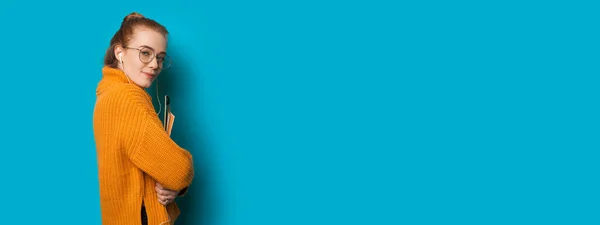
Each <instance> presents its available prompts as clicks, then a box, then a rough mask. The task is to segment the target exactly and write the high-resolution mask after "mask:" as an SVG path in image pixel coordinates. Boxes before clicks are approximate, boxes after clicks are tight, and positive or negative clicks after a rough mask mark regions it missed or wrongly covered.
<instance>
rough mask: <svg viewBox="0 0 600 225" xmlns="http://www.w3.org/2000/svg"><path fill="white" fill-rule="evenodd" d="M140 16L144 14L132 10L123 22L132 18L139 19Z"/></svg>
mask: <svg viewBox="0 0 600 225" xmlns="http://www.w3.org/2000/svg"><path fill="white" fill-rule="evenodd" d="M138 18H144V16H143V15H142V14H139V13H137V12H132V13H130V14H129V15H127V16H126V17H125V19H123V22H125V21H128V20H132V19H138Z"/></svg>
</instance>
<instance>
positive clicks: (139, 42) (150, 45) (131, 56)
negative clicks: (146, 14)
mask: <svg viewBox="0 0 600 225" xmlns="http://www.w3.org/2000/svg"><path fill="white" fill-rule="evenodd" d="M166 48H167V39H166V38H165V37H164V36H163V35H162V34H160V33H159V32H156V31H153V30H151V29H145V28H139V29H136V30H135V32H134V34H133V38H132V39H131V40H130V42H129V44H128V45H127V46H122V47H117V48H115V55H116V56H117V60H120V58H119V57H122V64H121V63H119V68H120V69H121V70H123V71H124V72H125V74H126V75H127V76H128V77H129V79H130V80H131V81H132V82H133V83H135V84H137V85H138V86H140V87H143V88H149V87H150V86H151V85H152V82H154V80H155V79H156V77H158V75H159V74H160V72H161V71H162V69H163V66H168V65H167V64H168V63H169V62H166V61H167V60H165V57H166V53H165V51H166ZM119 54H122V55H121V56H120V55H119ZM120 62H121V61H120ZM163 62H164V64H163Z"/></svg>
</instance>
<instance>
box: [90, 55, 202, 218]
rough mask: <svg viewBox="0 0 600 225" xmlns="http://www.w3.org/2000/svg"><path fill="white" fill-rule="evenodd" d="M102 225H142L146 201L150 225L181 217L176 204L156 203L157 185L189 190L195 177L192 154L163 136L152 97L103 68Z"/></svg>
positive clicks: (98, 137) (99, 93) (98, 115)
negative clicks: (142, 209)
mask: <svg viewBox="0 0 600 225" xmlns="http://www.w3.org/2000/svg"><path fill="white" fill-rule="evenodd" d="M93 126H94V138H95V141H96V153H97V163H98V176H99V177H98V178H99V183H100V206H101V209H102V210H101V214H102V224H103V225H138V224H141V206H142V201H143V202H144V205H145V207H146V212H147V215H148V225H159V224H161V223H162V222H165V221H168V220H169V218H170V220H171V222H170V223H164V224H174V223H175V220H176V219H177V217H178V216H179V213H180V212H179V208H178V207H177V204H176V203H175V202H173V203H171V204H169V205H167V206H164V205H162V204H160V203H159V202H158V196H157V194H156V191H155V189H154V187H155V182H159V183H160V184H162V185H163V187H165V188H168V189H171V190H187V187H188V186H189V185H190V184H191V182H192V178H193V176H194V168H193V161H192V156H191V154H190V153H189V152H188V151H187V150H185V149H183V148H181V147H180V146H178V145H177V144H176V143H175V142H173V140H171V138H170V137H169V135H168V134H167V133H166V131H165V130H164V127H163V125H162V123H161V121H160V119H159V118H158V115H157V114H156V112H155V111H154V107H153V105H152V101H151V97H150V95H148V93H147V92H146V91H145V90H144V89H143V88H141V87H139V86H137V85H135V84H134V83H133V82H131V83H129V82H128V78H127V77H126V76H125V74H124V73H123V72H122V71H121V70H119V69H114V68H110V67H106V66H105V67H103V68H102V79H101V80H100V82H99V83H98V87H97V89H96V105H95V108H94V115H93Z"/></svg>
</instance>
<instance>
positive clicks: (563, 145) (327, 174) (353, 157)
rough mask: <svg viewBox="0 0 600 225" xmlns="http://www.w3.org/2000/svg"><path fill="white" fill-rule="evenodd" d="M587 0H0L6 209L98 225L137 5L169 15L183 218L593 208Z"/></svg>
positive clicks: (592, 12)
mask: <svg viewBox="0 0 600 225" xmlns="http://www.w3.org/2000/svg"><path fill="white" fill-rule="evenodd" d="M567 2H568V3H567ZM590 2H591V1H589V2H587V1H486V3H483V2H481V1H453V2H447V1H446V2H442V1H419V3H416V1H412V2H409V1H404V2H401V1H377V0H370V1H366V0H363V1H310V0H309V1H306V0H305V1H264V0H261V1H231V0H225V1H196V2H192V1H179V2H176V1H127V2H121V1H94V2H87V3H84V2H83V1H37V2H30V1H20V2H17V1H4V2H3V3H1V4H0V25H1V35H0V40H1V41H2V42H1V43H2V46H1V48H0V49H1V51H2V53H1V54H0V60H1V62H3V63H2V70H1V72H0V74H1V76H2V80H1V81H2V88H0V94H1V96H2V103H1V104H2V107H1V108H2V110H0V116H1V117H2V118H3V119H4V120H3V123H2V131H1V135H0V140H1V142H0V144H1V145H0V148H1V149H2V153H3V155H2V157H0V171H1V173H2V176H1V182H2V184H1V185H0V193H2V195H0V207H1V209H0V215H1V219H0V220H1V221H2V222H1V223H2V224H5V223H6V224H9V223H16V224H46V223H47V224H54V223H56V224H100V208H99V193H98V182H97V167H96V158H95V157H96V156H95V145H94V140H93V130H92V112H93V107H94V102H95V88H96V85H97V82H98V81H99V79H100V77H101V67H102V59H103V56H104V53H105V50H106V48H107V47H108V43H109V40H110V38H111V37H112V35H113V34H114V32H115V31H116V30H117V29H118V28H119V26H120V23H121V21H122V19H123V17H124V16H126V15H127V14H128V13H130V12H133V11H136V12H139V13H142V14H143V15H145V16H147V17H150V18H152V19H155V20H157V21H159V22H160V23H162V24H164V25H165V26H166V27H167V28H168V29H169V31H170V32H171V36H170V45H169V54H171V55H172V58H173V60H174V65H173V67H172V68H171V69H170V70H169V71H166V72H165V73H164V74H162V75H161V77H159V87H160V95H164V94H169V95H171V96H172V99H173V105H172V110H173V112H174V113H175V115H176V120H175V125H174V131H173V138H174V140H175V141H176V142H178V143H179V144H180V145H181V146H183V147H185V148H187V149H189V150H190V151H191V152H192V153H193V155H194V157H195V158H194V159H195V165H196V167H195V169H196V174H197V176H196V177H195V179H194V184H193V186H192V187H191V189H190V190H189V193H188V195H187V196H186V197H185V198H182V199H179V200H178V202H179V204H180V206H181V208H182V215H181V217H180V218H179V220H178V224H203V225H245V224H261V225H270V224H277V225H279V224H598V223H600V217H598V211H599V210H600V203H599V202H600V201H599V200H600V199H599V196H598V193H599V191H600V187H599V185H598V172H599V171H600V170H599V165H600V163H598V159H599V157H598V150H599V141H598V140H599V139H598V137H599V135H600V132H599V131H600V130H599V129H600V126H599V125H600V124H599V123H598V117H599V116H600V114H599V110H598V100H599V99H598V97H599V96H600V95H599V93H598V92H599V90H600V89H599V88H598V87H599V85H600V83H599V82H598V81H599V79H598V75H599V72H600V71H599V69H598V68H599V66H598V62H600V57H599V56H600V55H599V54H598V53H599V52H600V51H599V46H598V43H600V37H599V32H598V21H600V20H599V19H600V18H598V17H599V16H600V14H599V13H598V5H597V4H592V3H590ZM149 91H150V92H154V89H149ZM154 103H155V104H157V102H156V101H155V102H154Z"/></svg>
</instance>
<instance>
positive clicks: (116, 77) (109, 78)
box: [96, 66, 143, 95]
mask: <svg viewBox="0 0 600 225" xmlns="http://www.w3.org/2000/svg"><path fill="white" fill-rule="evenodd" d="M116 83H125V84H131V85H135V86H136V87H138V88H140V89H143V88H142V87H140V86H138V85H137V84H135V83H133V81H129V78H127V75H125V72H123V71H122V70H121V69H118V68H112V67H109V66H104V67H102V80H100V82H99V83H98V88H97V89H96V95H99V94H100V93H102V92H103V91H104V90H106V89H108V87H110V86H111V85H113V84H116Z"/></svg>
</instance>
